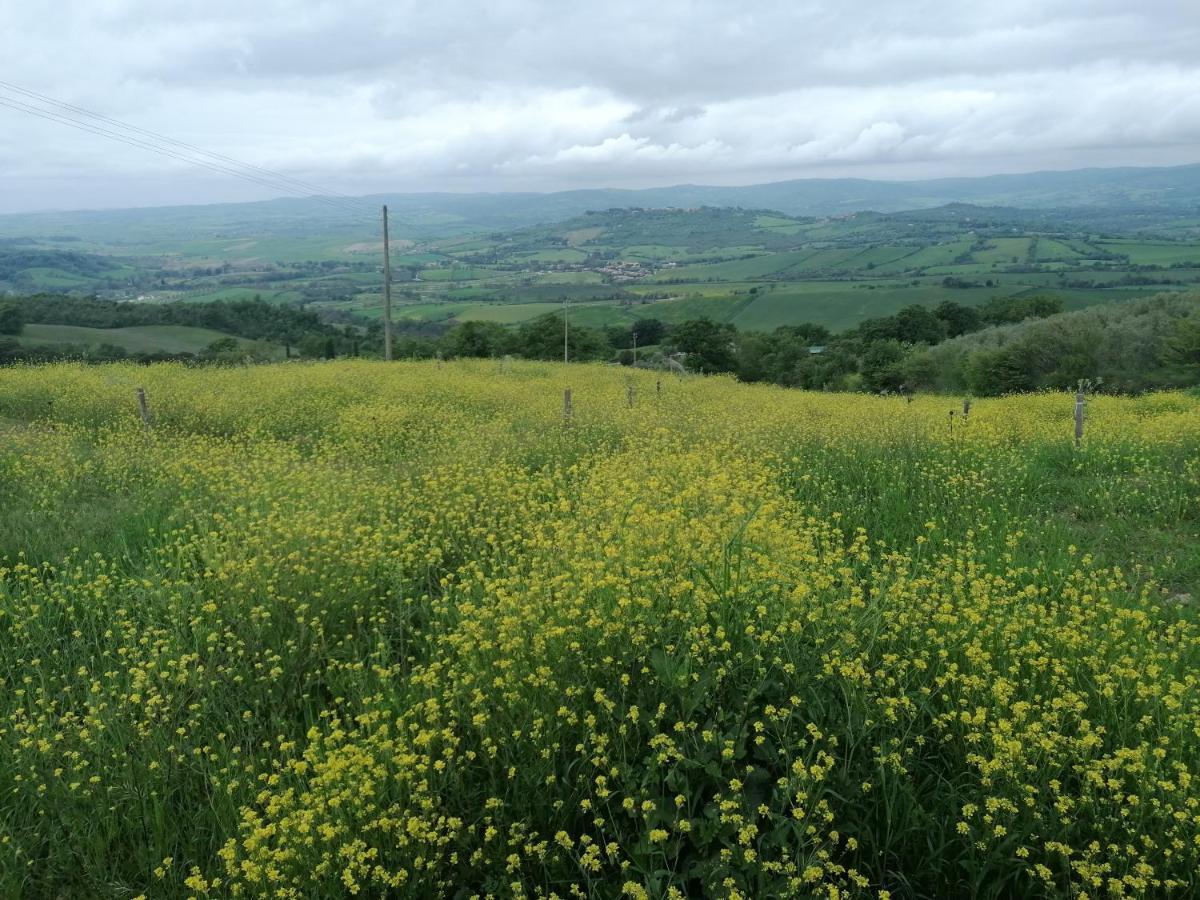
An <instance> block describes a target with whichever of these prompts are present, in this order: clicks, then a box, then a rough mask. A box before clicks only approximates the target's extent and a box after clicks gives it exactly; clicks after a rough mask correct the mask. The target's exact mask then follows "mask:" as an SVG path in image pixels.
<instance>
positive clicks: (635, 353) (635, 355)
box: [631, 328, 637, 366]
mask: <svg viewBox="0 0 1200 900" xmlns="http://www.w3.org/2000/svg"><path fill="white" fill-rule="evenodd" d="M631 331H632V332H633V364H634V365H635V366H636V365H637V329H636V328H634V329H631Z"/></svg>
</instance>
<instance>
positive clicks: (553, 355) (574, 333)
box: [516, 313, 612, 361]
mask: <svg viewBox="0 0 1200 900" xmlns="http://www.w3.org/2000/svg"><path fill="white" fill-rule="evenodd" d="M567 335H568V347H569V349H570V358H571V359H572V360H575V361H581V360H589V359H603V358H605V357H607V356H608V355H609V354H610V353H611V352H612V348H611V347H610V346H609V345H608V342H607V341H606V340H604V337H603V335H602V334H601V333H600V332H598V331H597V330H596V329H594V328H588V327H587V326H585V325H571V326H570V327H569V328H568V329H567ZM516 347H517V352H518V353H520V354H521V355H522V356H524V357H527V358H529V359H562V358H563V317H562V316H560V315H559V314H558V313H547V314H546V315H544V316H538V317H537V318H536V319H532V320H530V321H528V322H525V323H524V324H522V325H521V327H520V328H519V329H517V343H516Z"/></svg>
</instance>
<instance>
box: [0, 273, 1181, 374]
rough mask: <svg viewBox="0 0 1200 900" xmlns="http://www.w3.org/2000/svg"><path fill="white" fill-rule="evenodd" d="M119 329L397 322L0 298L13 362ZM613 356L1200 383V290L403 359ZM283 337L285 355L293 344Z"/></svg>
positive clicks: (320, 333)
mask: <svg viewBox="0 0 1200 900" xmlns="http://www.w3.org/2000/svg"><path fill="white" fill-rule="evenodd" d="M26 322H39V323H47V324H64V325H83V326H89V327H93V328H119V327H125V326H130V325H154V324H162V325H189V326H194V327H200V328H209V329H213V330H217V331H222V332H225V333H226V334H229V335H234V336H236V337H239V338H243V339H245V340H247V341H253V342H257V343H256V344H254V345H249V346H248V345H246V344H244V343H240V342H238V341H236V340H233V339H231V338H225V339H222V340H219V341H217V342H214V344H213V345H212V346H210V347H209V348H207V350H206V351H204V352H202V353H199V354H164V353H151V354H140V355H136V356H135V357H134V358H138V359H142V360H144V361H153V360H158V359H168V358H171V359H184V360H198V361H201V362H230V361H238V362H242V361H245V360H247V358H249V359H250V360H251V361H253V360H263V361H266V360H271V359H278V358H279V357H280V356H281V355H282V356H288V357H291V356H297V357H301V358H336V357H342V356H367V357H371V356H375V357H377V356H381V355H382V354H383V329H382V326H381V324H380V323H379V322H371V323H369V324H362V323H361V322H358V323H351V322H341V323H336V324H335V323H331V322H328V321H324V320H322V319H321V318H319V317H318V316H317V315H316V314H315V313H313V312H310V311H307V310H303V309H298V308H295V307H290V306H285V305H278V304H270V303H265V302H262V301H261V300H244V301H216V302H210V303H173V304H138V303H116V302H113V301H103V300H95V299H83V298H74V297H61V296H53V295H40V296H36V297H29V298H24V299H21V300H14V301H0V362H3V361H13V360H19V359H25V360H36V359H46V358H51V357H61V356H64V355H69V356H73V357H80V358H85V359H93V360H106V359H120V358H129V357H130V354H127V353H126V352H125V351H123V350H122V349H121V348H119V347H113V346H111V345H108V346H100V347H95V346H93V347H89V348H63V347H54V348H30V347H23V346H21V345H20V344H18V343H17V342H16V341H15V340H14V339H13V338H11V337H10V338H8V339H6V338H5V337H4V335H16V334H18V333H19V332H20V330H21V328H22V327H23V325H24V323H26ZM564 340H565V342H566V355H567V356H568V358H569V359H571V360H572V361H599V362H611V363H619V364H623V365H634V364H636V365H639V366H660V367H672V368H675V367H679V366H682V367H684V368H686V369H688V370H690V371H694V372H701V373H709V374H719V373H724V374H732V375H735V376H736V377H737V378H739V379H740V380H742V381H747V382H768V383H773V384H779V385H784V386H788V387H797V388H804V389H808V390H840V391H869V392H901V393H907V392H913V391H939V392H955V393H969V394H973V395H976V396H995V395H999V394H1006V393H1014V392H1020V391H1033V390H1041V389H1047V388H1067V387H1071V386H1072V385H1074V384H1075V383H1076V382H1077V381H1078V380H1080V379H1089V380H1091V381H1093V382H1096V381H1099V382H1100V383H1101V384H1102V385H1104V386H1105V388H1107V389H1109V390H1113V391H1127V392H1136V391H1143V390H1150V389H1155V388H1166V387H1176V386H1187V385H1194V384H1197V383H1200V294H1182V293H1164V294H1158V295H1155V296H1154V297H1149V298H1145V299H1142V300H1137V301H1131V302H1124V303H1115V304H1106V305H1102V306H1096V307H1091V308H1088V309H1084V310H1078V311H1073V312H1064V311H1063V307H1062V301H1061V300H1060V299H1058V298H1056V297H1052V296H1024V297H1004V298H994V299H992V300H990V301H988V302H987V303H985V304H982V305H980V306H966V305H963V304H961V303H957V302H955V301H951V300H947V301H944V302H942V303H940V304H939V305H937V306H934V307H925V306H918V305H913V306H908V307H905V308H903V309H901V310H899V311H898V312H896V313H895V314H894V315H891V316H883V317H877V318H872V319H867V320H866V321H864V322H862V323H860V324H859V325H858V326H857V327H855V328H852V329H850V330H848V331H843V332H840V333H838V334H833V333H832V332H830V331H829V330H828V329H827V328H825V327H823V326H821V325H814V324H801V325H787V326H782V327H779V328H776V329H775V330H774V331H771V332H760V331H739V330H738V329H737V328H736V327H735V326H733V325H731V324H729V323H723V322H715V321H713V320H711V319H707V318H698V319H692V320H688V321H683V322H678V323H666V322H662V321H660V320H658V319H655V318H650V317H645V318H639V319H636V320H635V321H634V322H632V323H631V324H629V325H619V326H618V325H608V326H603V327H595V326H588V325H582V324H577V323H574V322H569V323H567V327H565V328H564V321H563V317H562V315H561V314H559V313H551V314H547V315H544V316H540V317H538V318H535V319H532V320H530V321H527V322H524V323H521V324H520V325H517V326H505V325H501V324H498V323H495V322H479V321H468V322H460V323H457V324H455V325H453V326H447V325H445V324H439V323H417V322H405V321H401V322H397V323H396V325H395V327H394V347H395V355H396V357H397V358H401V359H403V358H420V359H429V358H433V357H439V358H454V357H483V358H487V357H503V356H519V357H523V358H526V359H542V360H561V359H562V358H563V355H564ZM279 348H282V349H283V351H284V352H283V354H280V353H279Z"/></svg>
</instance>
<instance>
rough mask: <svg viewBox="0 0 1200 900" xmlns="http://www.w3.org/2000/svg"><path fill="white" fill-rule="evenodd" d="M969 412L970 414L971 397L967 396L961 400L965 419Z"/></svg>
mask: <svg viewBox="0 0 1200 900" xmlns="http://www.w3.org/2000/svg"><path fill="white" fill-rule="evenodd" d="M970 414H971V398H970V397H968V398H966V399H965V400H963V419H966V418H967V416H969V415H970Z"/></svg>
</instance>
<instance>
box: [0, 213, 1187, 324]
mask: <svg viewBox="0 0 1200 900" xmlns="http://www.w3.org/2000/svg"><path fill="white" fill-rule="evenodd" d="M1022 215H1023V213H1022V212H1021V211H1020V210H999V211H996V210H989V209H987V208H983V207H981V208H978V209H964V208H962V207H961V206H954V207H946V208H941V209H933V210H925V211H915V212H910V213H899V214H894V215H881V214H874V213H862V214H855V215H849V216H837V217H828V218H803V217H792V216H786V215H782V214H779V213H776V212H772V211H770V210H748V209H728V208H725V209H722V208H714V207H700V208H695V209H641V210H636V209H610V210H606V211H603V212H593V213H588V214H586V215H582V216H576V217H575V218H571V219H567V220H566V221H562V222H557V223H550V224H545V225H534V226H527V227H521V228H509V229H504V230H497V231H490V232H486V233H477V234H464V235H458V236H454V237H446V236H445V235H444V234H438V236H436V237H427V238H424V239H422V238H421V237H419V236H417V237H415V238H413V239H411V240H409V239H406V240H404V241H398V242H397V246H395V247H394V248H393V254H392V268H393V273H394V282H395V285H394V295H395V299H396V305H397V310H398V312H397V315H398V316H400V317H402V318H407V319H412V320H424V321H434V322H442V323H447V322H453V321H456V320H463V321H466V320H483V321H493V322H501V323H505V324H516V323H519V322H521V321H524V320H526V319H528V318H532V317H534V316H536V315H540V314H542V313H544V312H546V311H551V310H552V309H553V307H554V305H555V304H561V303H562V302H563V301H564V300H568V301H570V302H571V303H573V304H586V305H587V312H586V313H584V314H583V315H584V316H585V319H584V321H588V322H589V323H593V324H617V323H624V324H628V323H629V322H631V321H633V320H634V319H635V318H636V317H639V316H643V315H648V314H652V315H656V316H662V317H663V319H664V320H665V321H671V322H678V321H682V320H684V319H685V318H687V317H690V316H696V315H704V316H711V317H713V318H716V319H719V320H721V321H730V322H734V323H735V324H737V325H738V326H739V327H740V328H749V329H772V328H775V327H778V326H779V325H796V324H800V323H803V322H812V323H816V324H821V325H824V326H827V327H829V328H832V329H834V330H843V329H847V328H851V327H853V326H854V325H856V324H858V323H859V322H861V321H862V320H864V319H866V318H872V317H879V316H886V315H890V314H892V313H894V312H896V311H897V310H898V309H900V308H902V307H903V306H905V305H909V304H914V303H916V304H921V305H926V306H930V305H935V304H937V303H939V302H941V301H942V300H955V301H958V302H961V303H964V304H967V305H978V304H981V303H985V302H987V301H988V300H989V299H992V298H994V297H1005V296H1011V295H1014V294H1029V293H1035V292H1036V293H1046V294H1052V295H1054V296H1057V297H1059V298H1060V299H1061V300H1062V301H1063V303H1064V306H1065V307H1066V308H1068V309H1069V308H1076V307H1078V306H1080V305H1085V304H1088V303H1102V302H1106V301H1108V300H1121V299H1127V298H1129V297H1132V296H1142V295H1146V294H1150V293H1154V292H1157V291H1160V290H1192V289H1195V288H1196V287H1197V286H1198V285H1200V238H1197V237H1196V236H1187V237H1176V238H1167V237H1161V236H1159V237H1154V236H1148V235H1143V234H1136V233H1129V234H1125V235H1121V234H1120V233H1119V232H1117V233H1115V234H1114V233H1113V232H1112V231H1107V232H1103V233H1104V235H1105V236H1104V237H1099V236H1098V234H1097V231H1096V230H1093V229H1091V228H1087V227H1084V226H1082V225H1076V224H1064V225H1063V226H1061V227H1057V228H1055V227H1052V221H1051V220H1052V219H1053V216H1049V217H1047V216H1043V215H1039V216H1037V217H1036V220H1035V221H1036V224H1033V223H1031V222H1030V221H1028V217H1026V218H1025V219H1022ZM1064 215H1065V214H1064ZM1006 217H1008V218H1014V217H1015V218H1014V221H1013V223H1009V222H1007V221H1005V218H1006ZM1131 221H1133V222H1136V221H1138V219H1137V218H1136V217H1134V218H1133V219H1132V220H1131ZM1186 227H1187V226H1186V225H1185V224H1181V225H1180V226H1179V230H1180V231H1181V233H1183V234H1185V235H1187V234H1188V233H1187V230H1186ZM1130 228H1131V230H1132V226H1130ZM137 234H138V238H137V240H136V241H134V240H130V241H128V242H124V243H120V244H117V243H111V244H105V243H104V242H103V241H101V240H99V238H98V236H95V235H93V236H91V237H89V239H88V240H86V241H81V242H79V243H78V244H77V245H73V250H72V253H73V254H74V255H73V256H72V255H71V254H66V255H64V252H63V251H61V250H58V249H55V248H56V247H58V245H57V244H54V243H53V242H52V241H43V242H42V243H40V244H39V243H38V242H36V241H34V242H33V243H32V245H31V246H32V249H30V250H23V251H19V252H25V253H29V254H32V255H30V257H29V258H30V261H31V263H37V265H30V266H29V267H27V268H25V269H22V270H19V271H16V272H15V273H14V274H13V275H11V276H10V277H9V280H8V281H5V280H4V278H3V277H0V291H2V290H7V291H8V292H10V293H14V294H21V293H34V292H36V291H39V290H57V291H67V292H71V293H76V294H85V293H97V294H99V295H100V296H104V297H113V298H117V299H131V298H146V297H149V298H152V299H155V300H160V301H197V302H203V301H211V300H247V299H251V298H253V297H255V296H260V297H261V298H263V299H264V300H266V301H268V302H271V303H278V304H287V305H293V306H299V307H307V308H311V309H314V310H317V311H319V312H321V313H322V314H326V315H332V314H335V313H343V314H346V315H349V316H352V317H355V318H356V319H358V320H359V321H360V322H361V323H362V324H364V325H365V324H366V323H367V322H369V321H371V320H374V319H378V318H379V317H380V315H381V314H382V313H381V310H382V294H381V280H382V274H381V272H380V269H379V262H380V261H381V260H380V254H379V248H378V242H377V241H374V240H372V239H370V234H369V233H365V234H359V233H354V232H350V231H337V230H334V231H332V232H331V233H329V234H324V235H311V234H294V235H290V236H289V235H283V234H242V233H240V232H239V231H238V230H237V229H229V233H227V234H222V235H221V236H217V237H196V238H191V239H188V240H178V239H176V240H174V241H171V240H168V239H166V238H164V237H161V236H155V235H150V234H144V233H141V232H137ZM4 253H5V251H4V250H3V248H0V272H3V271H4V269H3V265H4V258H5V257H4ZM56 253H57V254H59V256H60V257H61V258H62V260H63V262H62V265H61V266H57V267H56V266H51V265H47V264H46V263H48V262H52V261H54V259H55V258H56V257H55V254H56ZM81 254H82V255H83V256H85V257H87V258H84V259H81V258H80V255H81ZM88 254H91V256H88ZM133 254H136V255H133ZM156 254H157V255H156ZM72 266H74V270H73V269H72ZM156 266H158V268H156ZM751 291H754V292H755V295H754V296H749V295H750V292H751ZM638 297H648V298H649V299H652V300H654V301H663V302H655V303H654V304H652V305H651V306H644V305H641V304H638V305H634V306H630V305H629V301H630V300H633V299H636V298H638ZM664 298H665V299H664ZM651 309H652V310H653V312H649V311H648V310H651Z"/></svg>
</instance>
